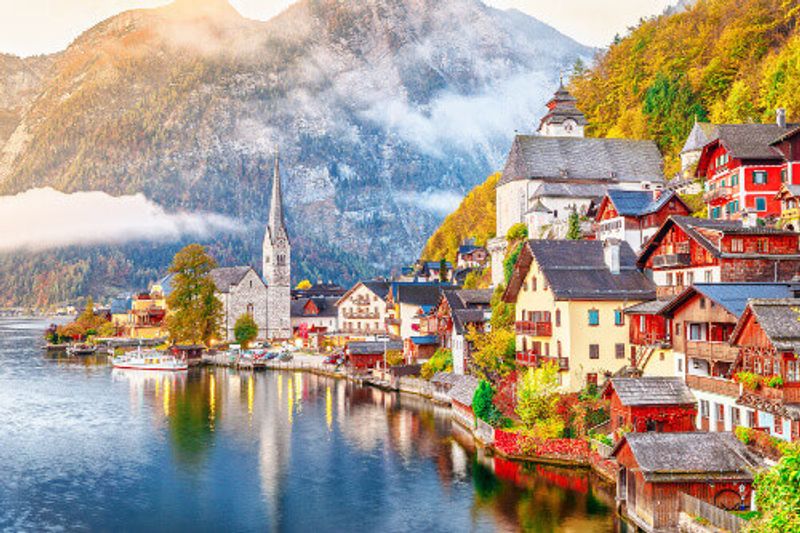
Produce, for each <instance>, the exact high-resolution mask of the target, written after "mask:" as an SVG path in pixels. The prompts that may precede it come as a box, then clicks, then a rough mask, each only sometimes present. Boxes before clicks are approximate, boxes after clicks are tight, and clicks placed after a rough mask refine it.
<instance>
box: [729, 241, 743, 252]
mask: <svg viewBox="0 0 800 533" xmlns="http://www.w3.org/2000/svg"><path fill="white" fill-rule="evenodd" d="M731 252H735V253H741V252H744V240H743V239H731Z"/></svg>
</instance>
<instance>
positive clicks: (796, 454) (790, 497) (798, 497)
mask: <svg viewBox="0 0 800 533" xmlns="http://www.w3.org/2000/svg"><path fill="white" fill-rule="evenodd" d="M754 489H755V493H756V504H757V505H758V509H759V512H760V517H758V518H757V519H755V520H752V521H751V522H749V523H748V526H747V531H748V532H752V533H756V532H758V533H782V532H784V531H800V443H792V444H784V445H783V457H782V458H781V460H780V461H779V462H778V464H777V465H776V466H774V467H772V468H770V469H769V470H765V471H762V472H760V473H758V474H757V475H756V479H755V483H754Z"/></svg>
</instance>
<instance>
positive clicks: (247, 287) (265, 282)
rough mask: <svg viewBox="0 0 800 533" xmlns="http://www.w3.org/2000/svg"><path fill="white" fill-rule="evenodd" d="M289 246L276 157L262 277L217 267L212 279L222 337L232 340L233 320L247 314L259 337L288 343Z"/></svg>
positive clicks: (250, 270)
mask: <svg viewBox="0 0 800 533" xmlns="http://www.w3.org/2000/svg"><path fill="white" fill-rule="evenodd" d="M291 251H292V247H291V243H290V241H289V233H288V232H287V231H286V222H285V220H284V216H283V195H282V193H281V175H280V162H279V159H278V156H277V154H276V156H275V170H274V173H273V177H272V195H271V199H270V208H269V218H268V221H267V228H266V231H265V234H264V244H263V248H262V276H259V275H258V273H257V272H256V271H255V269H253V268H252V267H250V266H236V267H224V268H217V269H214V270H213V271H211V278H212V279H213V280H214V284H215V285H216V287H217V292H216V296H217V298H218V299H219V300H220V302H222V307H223V324H222V329H223V337H224V338H225V339H226V340H228V341H232V340H234V331H233V330H234V325H235V324H236V320H237V319H238V318H239V317H240V316H242V315H244V314H249V315H250V316H252V317H253V319H254V320H255V322H256V324H257V325H258V337H259V338H260V339H265V340H287V339H290V338H291V337H292V327H291V315H290V313H291V274H292V272H291Z"/></svg>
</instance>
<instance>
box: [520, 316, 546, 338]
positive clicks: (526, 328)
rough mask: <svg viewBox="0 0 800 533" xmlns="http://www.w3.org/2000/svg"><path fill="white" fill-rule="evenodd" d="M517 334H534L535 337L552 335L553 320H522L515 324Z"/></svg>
mask: <svg viewBox="0 0 800 533" xmlns="http://www.w3.org/2000/svg"><path fill="white" fill-rule="evenodd" d="M515 330H516V332H517V335H532V336H534V337H552V336H553V323H552V322H530V321H527V320H520V321H518V322H517V323H516V324H515Z"/></svg>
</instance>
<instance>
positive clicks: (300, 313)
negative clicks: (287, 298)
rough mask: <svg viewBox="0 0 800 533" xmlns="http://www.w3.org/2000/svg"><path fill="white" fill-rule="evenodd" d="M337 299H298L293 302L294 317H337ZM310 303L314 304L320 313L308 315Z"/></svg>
mask: <svg viewBox="0 0 800 533" xmlns="http://www.w3.org/2000/svg"><path fill="white" fill-rule="evenodd" d="M338 300H339V299H338V298H337V297H335V296H334V297H322V296H319V297H314V298H297V299H295V300H292V302H291V314H292V317H311V318H333V317H335V316H336V315H337V312H336V302H337V301H338ZM309 302H314V305H315V306H316V307H317V309H318V310H319V313H318V314H316V315H314V314H306V308H307V306H308V303H309Z"/></svg>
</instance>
